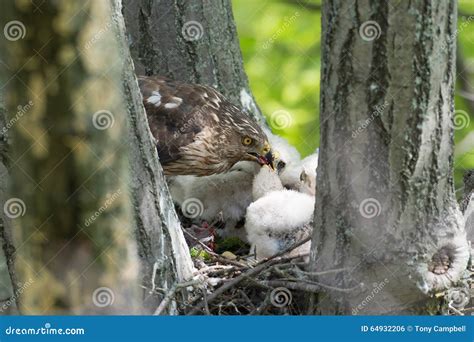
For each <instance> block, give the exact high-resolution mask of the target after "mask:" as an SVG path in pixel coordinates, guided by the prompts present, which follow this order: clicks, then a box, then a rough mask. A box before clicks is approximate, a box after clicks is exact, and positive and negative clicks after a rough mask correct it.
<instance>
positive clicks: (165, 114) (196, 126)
mask: <svg viewBox="0 0 474 342" xmlns="http://www.w3.org/2000/svg"><path fill="white" fill-rule="evenodd" d="M138 82H139V85H140V89H141V92H142V95H143V103H144V105H145V109H146V113H147V116H148V123H149V125H150V130H151V133H152V134H153V136H154V137H155V139H156V140H157V149H158V155H159V157H160V161H161V163H162V164H163V165H166V164H168V163H170V162H173V161H176V160H178V159H179V158H180V148H181V147H183V146H187V145H189V144H191V143H192V142H193V141H194V140H195V137H196V135H197V134H198V133H200V132H201V131H202V130H203V129H204V128H205V127H212V126H214V125H215V121H214V120H212V119H211V118H210V117H209V113H210V112H211V111H212V110H213V107H212V106H211V108H210V107H209V103H211V104H213V103H215V102H216V101H217V103H219V102H220V101H222V100H223V99H220V98H217V97H220V96H221V95H220V94H218V93H217V92H216V91H215V90H214V89H212V88H210V87H205V86H200V85H189V84H184V83H180V82H176V81H172V80H169V79H166V78H163V77H156V76H149V77H148V76H140V77H139V78H138ZM210 98H211V101H210ZM212 99H213V100H214V101H212ZM214 110H215V109H214Z"/></svg>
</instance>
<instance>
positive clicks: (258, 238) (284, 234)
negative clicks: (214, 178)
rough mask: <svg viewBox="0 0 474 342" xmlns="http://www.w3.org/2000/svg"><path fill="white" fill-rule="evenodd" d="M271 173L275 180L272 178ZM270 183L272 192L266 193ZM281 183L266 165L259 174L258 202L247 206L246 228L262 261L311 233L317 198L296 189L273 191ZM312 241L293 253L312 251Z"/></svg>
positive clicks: (257, 181) (252, 247) (257, 255)
mask: <svg viewBox="0 0 474 342" xmlns="http://www.w3.org/2000/svg"><path fill="white" fill-rule="evenodd" d="M268 176H271V177H272V180H271V181H269V180H268ZM262 184H266V185H267V186H269V189H270V192H267V193H263V192H262V189H263V188H264V187H265V185H263V186H262ZM278 184H280V185H281V182H279V180H278V181H277V180H276V179H275V178H274V177H273V175H272V174H268V171H267V170H265V169H264V168H262V170H261V171H260V173H259V174H258V175H257V176H256V177H255V181H254V186H253V193H254V194H255V195H256V197H255V199H256V200H255V202H253V203H252V204H250V206H249V207H248V208H247V215H246V220H245V229H246V231H247V238H248V241H250V243H251V245H252V246H251V252H253V253H255V258H256V259H257V260H261V259H264V258H268V257H270V256H272V255H274V254H276V253H279V252H281V251H283V250H285V249H286V248H288V247H290V246H292V245H294V244H295V243H297V242H298V241H301V240H303V239H305V238H306V237H307V236H309V235H310V234H311V231H312V225H311V221H312V218H313V212H314V197H313V196H310V195H307V194H304V193H300V192H297V191H293V190H286V189H282V188H280V190H273V189H274V188H275V187H278ZM310 247H311V242H310V241H308V242H307V243H305V244H303V245H302V246H300V247H298V248H296V249H295V250H293V251H292V252H291V254H293V255H294V254H300V253H301V254H305V253H309V249H310Z"/></svg>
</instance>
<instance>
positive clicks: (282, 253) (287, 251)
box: [256, 236, 311, 266]
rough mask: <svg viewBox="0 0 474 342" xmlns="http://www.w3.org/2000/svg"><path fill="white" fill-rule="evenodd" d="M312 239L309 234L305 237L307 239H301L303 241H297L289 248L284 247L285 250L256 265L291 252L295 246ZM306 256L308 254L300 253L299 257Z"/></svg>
mask: <svg viewBox="0 0 474 342" xmlns="http://www.w3.org/2000/svg"><path fill="white" fill-rule="evenodd" d="M310 240H311V236H308V237H307V238H305V239H303V240H301V241H299V242H297V243H295V244H294V245H293V246H290V247H288V248H287V249H284V250H283V251H281V252H278V253H277V254H275V255H272V256H271V257H268V258H266V259H263V260H262V261H260V262H258V263H257V265H256V266H258V265H261V264H262V263H265V262H267V261H269V260H272V259H274V258H278V257H281V256H282V255H285V254H287V253H289V252H291V251H292V250H294V249H295V248H298V247H299V246H301V245H304V244H305V243H306V242H308V241H310ZM304 256H306V254H299V255H298V257H304ZM291 259H296V258H291Z"/></svg>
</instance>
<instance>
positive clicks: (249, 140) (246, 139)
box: [242, 137, 253, 146]
mask: <svg viewBox="0 0 474 342" xmlns="http://www.w3.org/2000/svg"><path fill="white" fill-rule="evenodd" d="M252 143H253V139H252V138H250V137H244V138H243V139H242V144H244V145H245V146H249V145H251V144H252Z"/></svg>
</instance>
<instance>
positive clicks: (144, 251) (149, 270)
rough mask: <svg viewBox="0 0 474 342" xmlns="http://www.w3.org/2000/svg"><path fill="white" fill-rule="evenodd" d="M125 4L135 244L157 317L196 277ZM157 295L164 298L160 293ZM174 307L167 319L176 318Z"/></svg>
mask: <svg viewBox="0 0 474 342" xmlns="http://www.w3.org/2000/svg"><path fill="white" fill-rule="evenodd" d="M121 9H122V7H121V1H114V12H113V17H114V21H115V22H116V24H117V40H118V41H119V44H120V54H121V56H124V57H125V65H124V73H123V85H124V90H125V100H126V103H127V110H128V117H129V123H130V128H129V139H130V142H129V144H130V165H131V187H132V199H133V204H134V208H135V221H136V225H137V230H136V234H137V241H138V248H139V255H140V257H141V260H142V272H143V274H142V286H144V287H145V289H146V290H145V296H144V305H145V306H146V308H147V311H149V312H150V311H151V312H153V311H154V310H155V309H156V308H157V307H158V305H159V302H160V301H161V300H163V295H164V294H166V293H168V292H169V291H172V288H174V286H175V285H177V283H182V282H185V281H189V280H190V279H192V277H193V273H194V265H193V262H192V260H191V256H190V254H189V250H188V247H187V245H186V241H185V239H184V236H183V232H182V231H181V224H180V222H179V219H178V217H177V215H176V212H175V210H174V204H173V201H172V200H171V197H170V195H169V193H168V190H167V185H166V181H165V178H164V175H163V170H162V168H161V165H160V163H159V161H158V154H157V151H156V147H155V144H154V143H153V137H152V135H151V132H150V130H149V128H148V124H147V118H146V114H145V109H144V107H143V103H142V97H141V95H140V89H139V88H138V83H137V79H136V76H135V70H134V65H133V61H132V59H131V56H130V52H129V49H128V46H127V44H126V39H125V37H126V35H125V23H124V21H123V17H122V14H121ZM157 289H159V290H160V291H161V292H158V291H157ZM176 309H177V308H176V303H174V302H172V303H171V305H169V307H168V308H167V310H165V311H164V312H163V313H168V314H175V313H177V310H176Z"/></svg>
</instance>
